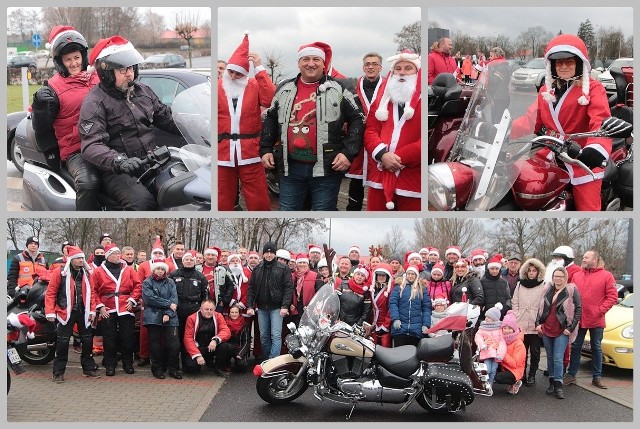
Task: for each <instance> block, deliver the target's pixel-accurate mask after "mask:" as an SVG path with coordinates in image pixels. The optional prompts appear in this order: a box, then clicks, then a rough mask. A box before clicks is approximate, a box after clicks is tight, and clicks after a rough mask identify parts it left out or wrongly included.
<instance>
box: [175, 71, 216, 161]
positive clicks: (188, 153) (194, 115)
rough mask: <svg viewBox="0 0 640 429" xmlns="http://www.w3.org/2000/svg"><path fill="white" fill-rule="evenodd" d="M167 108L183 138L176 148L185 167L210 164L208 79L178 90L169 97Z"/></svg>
mask: <svg viewBox="0 0 640 429" xmlns="http://www.w3.org/2000/svg"><path fill="white" fill-rule="evenodd" d="M171 111H172V113H173V120H174V122H175V123H176V125H177V126H178V129H179V130H180V132H181V133H182V136H183V137H184V139H185V140H186V142H187V144H186V145H184V146H182V147H181V148H180V149H179V152H180V157H181V158H182V160H183V161H184V164H185V166H186V167H187V169H188V170H189V171H194V170H197V169H198V168H200V167H206V166H209V165H211V138H212V133H211V82H206V83H201V84H199V85H196V86H192V87H191V88H188V89H186V90H184V91H182V92H181V93H180V94H178V95H177V96H176V98H175V99H174V100H173V104H172V105H171Z"/></svg>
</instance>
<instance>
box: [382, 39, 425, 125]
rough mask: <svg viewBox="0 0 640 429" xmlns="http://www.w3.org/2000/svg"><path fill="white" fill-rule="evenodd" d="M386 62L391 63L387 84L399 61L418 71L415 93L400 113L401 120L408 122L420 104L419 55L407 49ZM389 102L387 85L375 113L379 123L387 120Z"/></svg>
mask: <svg viewBox="0 0 640 429" xmlns="http://www.w3.org/2000/svg"><path fill="white" fill-rule="evenodd" d="M387 61H389V62H390V63H391V71H389V75H388V76H387V82H388V81H389V78H390V77H391V76H392V75H393V68H394V67H395V65H396V64H397V63H399V62H401V61H408V62H410V63H412V64H413V65H415V66H416V68H417V69H418V74H417V76H418V78H417V79H416V88H415V91H414V92H413V96H412V97H411V101H410V102H409V103H408V105H405V106H404V111H403V113H402V119H405V120H409V119H411V118H412V117H413V114H414V113H415V109H416V106H417V105H418V103H419V102H420V85H421V84H420V82H421V77H422V68H421V61H420V55H418V54H416V53H415V52H413V51H411V50H409V49H405V50H403V51H402V52H400V53H398V54H396V55H393V56H391V57H389V58H387ZM389 101H391V95H390V94H389V91H388V85H385V87H384V92H383V93H382V98H381V99H380V104H379V105H378V109H377V110H376V113H375V116H376V119H378V120H379V121H386V120H387V119H389V110H388V108H387V105H388V104H389Z"/></svg>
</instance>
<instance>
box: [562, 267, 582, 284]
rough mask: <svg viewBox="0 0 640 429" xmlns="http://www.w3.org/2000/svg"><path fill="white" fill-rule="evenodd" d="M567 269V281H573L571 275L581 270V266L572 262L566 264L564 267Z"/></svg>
mask: <svg viewBox="0 0 640 429" xmlns="http://www.w3.org/2000/svg"><path fill="white" fill-rule="evenodd" d="M565 268H566V269H567V274H568V275H569V278H568V279H567V283H575V282H574V281H573V276H574V275H575V274H576V273H577V272H579V271H582V267H580V265H576V264H574V263H573V262H572V263H571V264H569V265H567V266H566V267H565Z"/></svg>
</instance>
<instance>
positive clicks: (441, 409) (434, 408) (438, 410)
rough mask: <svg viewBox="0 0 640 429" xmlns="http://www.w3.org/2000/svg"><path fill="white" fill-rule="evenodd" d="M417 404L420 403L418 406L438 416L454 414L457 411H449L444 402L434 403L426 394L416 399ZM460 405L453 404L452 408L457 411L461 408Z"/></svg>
mask: <svg viewBox="0 0 640 429" xmlns="http://www.w3.org/2000/svg"><path fill="white" fill-rule="evenodd" d="M416 402H417V403H418V405H420V406H421V407H422V408H423V409H425V410H427V411H428V412H430V413H431V414H438V415H446V414H452V413H454V412H455V411H449V410H448V409H447V406H446V405H445V404H444V402H438V401H436V402H433V401H432V400H431V396H429V395H427V393H426V392H422V393H421V394H420V395H418V396H417V397H416ZM459 406H460V404H456V403H455V402H452V403H451V407H452V408H453V409H454V410H455V409H457V408H459Z"/></svg>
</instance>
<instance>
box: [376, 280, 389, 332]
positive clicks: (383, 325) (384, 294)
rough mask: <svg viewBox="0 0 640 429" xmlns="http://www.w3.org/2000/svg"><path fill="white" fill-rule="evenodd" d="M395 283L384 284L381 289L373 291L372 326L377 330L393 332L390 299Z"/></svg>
mask: <svg viewBox="0 0 640 429" xmlns="http://www.w3.org/2000/svg"><path fill="white" fill-rule="evenodd" d="M393 288H394V286H393V282H392V281H391V280H390V281H389V283H388V284H383V285H382V287H381V288H375V287H374V290H373V301H372V303H373V312H372V325H373V326H374V328H375V330H382V331H385V332H389V331H390V330H391V314H390V313H389V298H390V297H391V293H392V292H393Z"/></svg>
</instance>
